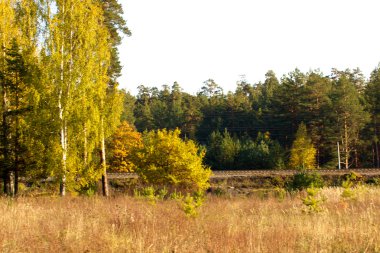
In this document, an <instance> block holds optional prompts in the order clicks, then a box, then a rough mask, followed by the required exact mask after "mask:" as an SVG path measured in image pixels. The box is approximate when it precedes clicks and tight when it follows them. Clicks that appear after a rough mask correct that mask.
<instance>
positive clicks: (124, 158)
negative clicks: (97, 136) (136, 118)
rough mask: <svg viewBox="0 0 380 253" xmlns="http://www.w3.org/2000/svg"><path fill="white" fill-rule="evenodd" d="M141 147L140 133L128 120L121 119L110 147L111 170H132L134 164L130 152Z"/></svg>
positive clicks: (134, 168)
mask: <svg viewBox="0 0 380 253" xmlns="http://www.w3.org/2000/svg"><path fill="white" fill-rule="evenodd" d="M141 147H142V138H141V134H140V133H139V132H137V131H136V130H135V129H134V128H133V127H132V126H131V125H130V124H129V123H128V122H126V121H123V122H122V123H121V125H120V126H119V127H118V129H117V130H116V132H115V134H114V135H113V138H112V144H111V147H110V154H111V158H110V167H111V170H112V171H119V172H133V171H135V170H136V165H134V164H133V162H132V157H131V154H132V152H133V151H134V150H135V149H138V148H141Z"/></svg>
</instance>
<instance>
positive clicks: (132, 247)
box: [0, 188, 380, 252]
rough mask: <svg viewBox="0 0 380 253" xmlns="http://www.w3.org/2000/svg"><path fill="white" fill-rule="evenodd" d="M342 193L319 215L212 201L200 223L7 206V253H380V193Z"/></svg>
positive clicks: (77, 208)
mask: <svg viewBox="0 0 380 253" xmlns="http://www.w3.org/2000/svg"><path fill="white" fill-rule="evenodd" d="M341 192H342V190H341V189H337V188H326V189H324V190H323V191H322V194H323V195H324V196H325V197H326V199H327V200H326V201H325V202H324V203H323V204H322V208H323V210H322V211H321V212H318V213H310V212H305V211H304V210H305V206H304V205H303V203H302V201H301V196H300V195H297V194H296V195H292V196H289V195H288V196H286V197H285V198H283V199H282V198H278V197H275V196H272V197H268V198H260V197H259V196H251V197H234V198H228V197H215V196H209V197H208V198H207V200H206V202H205V203H204V205H203V206H201V207H200V210H199V215H198V217H195V218H189V217H187V216H186V215H185V213H184V212H183V211H182V210H181V208H180V207H179V204H178V203H177V202H176V201H172V200H168V201H159V202H157V203H156V204H152V203H149V202H148V201H144V200H141V199H135V198H131V197H127V196H118V197H114V198H109V199H105V198H102V197H87V198H86V197H66V198H59V197H38V198H30V197H29V198H28V197H24V198H18V199H16V200H12V199H7V198H1V199H0V214H1V215H0V226H1V229H0V252H380V236H379V234H380V189H379V188H361V189H359V190H357V192H356V193H355V194H356V197H355V199H349V200H343V199H342V198H341V197H340V194H341Z"/></svg>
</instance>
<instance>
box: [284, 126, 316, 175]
mask: <svg viewBox="0 0 380 253" xmlns="http://www.w3.org/2000/svg"><path fill="white" fill-rule="evenodd" d="M315 155H316V149H315V148H314V146H313V144H312V143H311V139H310V138H309V136H308V134H307V130H306V125H305V124H304V123H301V124H300V125H299V127H298V130H297V133H296V139H295V140H294V142H293V145H292V148H291V150H290V161H289V166H290V167H291V168H295V169H301V170H304V169H314V168H315V162H316V160H315Z"/></svg>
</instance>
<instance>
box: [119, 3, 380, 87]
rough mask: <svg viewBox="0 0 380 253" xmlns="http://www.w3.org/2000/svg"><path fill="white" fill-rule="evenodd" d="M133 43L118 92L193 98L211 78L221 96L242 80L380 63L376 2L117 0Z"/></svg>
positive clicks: (125, 54) (126, 42)
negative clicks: (173, 90)
mask: <svg viewBox="0 0 380 253" xmlns="http://www.w3.org/2000/svg"><path fill="white" fill-rule="evenodd" d="M119 2H120V3H121V4H122V5H123V9H124V18H125V19H126V20H127V26H128V27H129V28H130V30H131V31H132V36H130V37H124V38H123V42H122V45H121V46H120V47H119V51H120V59H121V63H122V65H123V71H122V76H121V77H120V78H119V83H120V87H121V88H125V89H126V90H127V91H130V92H131V93H132V94H137V87H138V86H139V85H145V86H150V87H152V86H155V87H161V86H162V85H169V86H171V85H172V84H173V83H174V82H175V81H177V82H178V83H179V84H180V85H181V87H182V88H183V90H184V91H185V92H188V93H191V94H195V93H196V92H198V91H199V90H200V89H201V87H202V85H203V82H204V81H206V80H208V79H210V78H211V79H214V80H215V82H216V83H217V84H219V85H220V86H221V87H222V88H223V89H224V91H225V92H227V91H234V90H235V88H236V82H237V81H239V80H241V79H242V76H244V77H245V80H246V81H248V82H249V83H252V84H253V83H257V82H259V81H264V80H265V73H266V72H267V71H268V70H273V71H274V72H275V73H276V75H277V77H278V78H281V76H283V75H284V74H287V73H289V72H290V71H292V70H294V69H295V68H298V69H300V70H301V71H303V72H307V71H310V70H312V69H320V70H321V71H322V72H323V73H324V74H326V75H328V74H330V71H331V68H337V69H341V70H344V69H346V68H351V69H353V68H357V67H359V68H360V69H361V70H362V72H363V74H364V75H365V76H366V77H369V75H370V73H371V71H372V70H373V69H374V68H375V67H376V66H378V64H379V62H380V27H379V25H380V15H379V10H380V8H379V7H380V1H378V0H120V1H119Z"/></svg>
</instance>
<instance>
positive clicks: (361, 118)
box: [122, 67, 380, 169]
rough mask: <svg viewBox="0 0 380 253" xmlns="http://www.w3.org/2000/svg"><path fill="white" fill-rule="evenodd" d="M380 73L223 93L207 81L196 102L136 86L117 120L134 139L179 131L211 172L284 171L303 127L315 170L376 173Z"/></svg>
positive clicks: (274, 82) (240, 85)
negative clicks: (202, 152) (130, 127)
mask: <svg viewBox="0 0 380 253" xmlns="http://www.w3.org/2000/svg"><path fill="white" fill-rule="evenodd" d="M379 112H380V71H379V67H376V68H375V69H374V70H373V72H372V73H371V76H370V77H369V78H368V79H366V78H365V77H364V76H363V74H362V72H361V71H360V70H359V69H354V70H350V69H346V70H343V71H341V70H337V69H332V71H331V73H330V74H329V75H325V74H323V73H321V72H320V71H319V70H313V71H309V72H308V73H303V72H301V71H300V70H298V69H295V70H294V71H291V72H290V73H288V74H286V75H284V76H282V77H281V78H277V77H276V75H275V73H274V72H273V71H268V72H267V74H266V75H265V80H264V82H258V83H254V84H250V83H248V82H247V81H246V80H240V81H238V82H237V85H236V89H235V91H233V92H227V93H226V92H224V91H223V89H222V88H221V87H220V86H219V85H218V84H217V83H216V82H215V81H214V80H213V79H209V80H207V81H205V82H204V84H203V86H202V87H201V89H200V90H199V92H198V93H197V94H195V95H191V94H189V93H186V92H184V91H183V89H182V88H181V86H180V84H178V83H177V82H175V83H174V84H173V85H172V86H171V87H170V86H168V85H164V86H162V88H161V89H158V88H156V87H147V86H143V85H141V86H139V87H138V94H137V96H132V95H131V94H129V93H125V99H124V111H123V114H122V120H126V121H128V122H130V123H131V124H134V125H135V126H136V128H137V130H138V131H140V132H143V131H145V130H154V129H162V128H166V129H176V128H179V129H180V130H181V135H182V138H185V139H192V140H194V141H196V142H197V143H200V144H201V145H202V146H203V147H204V148H205V149H206V156H205V162H206V163H207V164H208V165H209V166H211V168H212V169H283V168H289V167H292V166H291V161H290V160H291V153H292V152H291V151H292V144H293V142H294V140H295V139H296V132H297V130H298V129H299V127H300V126H301V125H302V124H304V125H305V129H306V130H305V132H306V134H307V138H310V140H311V144H312V145H313V148H315V155H313V157H315V163H314V164H315V167H317V168H338V155H337V149H338V147H337V146H338V143H339V151H340V156H341V167H342V168H352V167H369V168H372V167H380V166H379V162H380V159H379V139H378V133H379V130H380V128H379V127H380V125H379V115H380V114H379Z"/></svg>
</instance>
